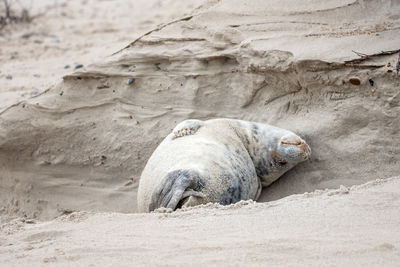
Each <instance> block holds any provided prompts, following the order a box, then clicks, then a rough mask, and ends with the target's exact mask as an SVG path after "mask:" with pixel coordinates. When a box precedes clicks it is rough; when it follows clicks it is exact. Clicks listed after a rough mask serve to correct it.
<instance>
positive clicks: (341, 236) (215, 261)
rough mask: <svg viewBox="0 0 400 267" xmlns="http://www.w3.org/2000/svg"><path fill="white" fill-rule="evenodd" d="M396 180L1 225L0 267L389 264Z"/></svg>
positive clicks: (399, 193)
mask: <svg viewBox="0 0 400 267" xmlns="http://www.w3.org/2000/svg"><path fill="white" fill-rule="evenodd" d="M399 205H400V177H394V178H389V179H384V180H377V181H373V182H370V183H367V184H365V185H363V186H354V187H352V188H346V187H341V188H340V189H338V190H326V191H319V192H314V193H309V194H303V195H293V196H290V197H286V198H283V199H280V200H278V201H273V202H269V203H255V202H253V201H247V202H240V203H237V204H235V205H231V206H229V207H224V206H219V205H216V204H210V205H206V206H201V207H195V208H191V209H186V210H181V211H177V212H173V213H152V214H121V213H92V212H76V213H72V214H70V215H65V216H61V217H59V218H57V219H56V220H53V221H49V222H37V221H34V220H33V221H27V220H25V221H23V220H14V221H12V222H9V223H7V224H3V225H2V226H1V228H0V261H1V262H3V264H5V265H21V266H24V265H25V266H26V265H30V266H42V265H43V264H50V265H57V266H70V265H84V266H90V265H93V266H97V265H102V266H115V265H118V266H126V265H135V266H138V265H139V266H149V265H150V266H153V265H162V266H204V265H207V266H209V265H212V266H248V265H252V266H260V265H262V266H265V265H268V266H321V265H323V266H363V265H367V266H396V265H398V262H399V260H400V250H399V248H400V238H399V237H400V229H399V227H398V225H399V222H400V216H399V212H398V207H399Z"/></svg>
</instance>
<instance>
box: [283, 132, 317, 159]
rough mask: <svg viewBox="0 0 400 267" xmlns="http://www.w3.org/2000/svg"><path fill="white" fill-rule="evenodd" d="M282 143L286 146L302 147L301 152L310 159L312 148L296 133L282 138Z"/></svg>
mask: <svg viewBox="0 0 400 267" xmlns="http://www.w3.org/2000/svg"><path fill="white" fill-rule="evenodd" d="M280 145H281V146H283V147H285V146H295V147H297V148H298V149H300V153H301V154H302V156H303V157H304V158H305V159H308V158H309V157H310V155H311V149H310V147H309V146H308V145H307V143H306V142H305V141H304V140H303V139H301V138H300V137H298V136H296V135H286V136H283V137H282V138H281V139H280Z"/></svg>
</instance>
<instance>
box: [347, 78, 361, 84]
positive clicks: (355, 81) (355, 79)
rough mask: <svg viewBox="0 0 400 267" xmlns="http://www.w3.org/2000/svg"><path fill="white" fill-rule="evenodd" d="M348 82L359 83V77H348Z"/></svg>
mask: <svg viewBox="0 0 400 267" xmlns="http://www.w3.org/2000/svg"><path fill="white" fill-rule="evenodd" d="M349 82H350V83H351V84H353V85H360V84H361V81H360V79H358V78H356V77H353V78H350V79H349Z"/></svg>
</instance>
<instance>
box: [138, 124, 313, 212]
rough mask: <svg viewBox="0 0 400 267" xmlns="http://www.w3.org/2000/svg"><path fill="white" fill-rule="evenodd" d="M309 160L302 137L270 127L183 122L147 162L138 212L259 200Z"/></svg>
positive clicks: (143, 173) (140, 187) (141, 180)
mask: <svg viewBox="0 0 400 267" xmlns="http://www.w3.org/2000/svg"><path fill="white" fill-rule="evenodd" d="M310 155H311V150H310V147H309V146H308V145H307V143H306V142H305V141H304V140H303V139H301V138H300V137H299V136H297V135H296V134H294V133H293V132H291V131H288V130H285V129H281V128H277V127H274V126H271V125H268V124H262V123H256V122H249V121H242V120H234V119H212V120H208V121H200V120H185V121H183V122H181V123H179V124H178V125H177V126H176V127H175V128H174V129H173V130H172V132H171V133H170V134H169V135H168V136H167V137H166V138H165V139H164V140H163V141H162V142H161V144H160V145H159V146H158V147H157V148H156V150H155V151H154V152H153V154H152V155H151V157H150V158H149V160H148V162H147V164H146V166H145V168H144V170H143V172H142V175H141V178H140V182H139V189H138V209H139V211H140V212H150V211H153V210H155V209H157V208H161V207H165V208H170V209H173V210H175V209H178V208H181V207H189V206H195V205H200V204H206V203H209V202H214V203H220V204H222V205H229V204H233V203H236V202H238V201H240V200H248V199H252V200H257V199H258V197H259V195H260V193H261V189H262V187H263V186H268V185H270V184H271V183H272V182H274V181H275V180H276V179H278V178H279V177H280V176H281V175H282V174H284V173H285V172H286V171H288V170H289V169H291V168H293V167H294V166H295V165H296V164H298V163H300V162H302V161H305V160H307V159H308V158H309V157H310Z"/></svg>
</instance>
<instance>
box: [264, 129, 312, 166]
mask: <svg viewBox="0 0 400 267" xmlns="http://www.w3.org/2000/svg"><path fill="white" fill-rule="evenodd" d="M310 156H311V149H310V147H309V146H308V145H307V143H306V142H305V141H304V140H303V139H301V138H300V137H299V136H297V135H296V134H294V133H287V134H285V135H283V136H282V137H280V138H279V139H277V142H276V147H275V149H273V150H272V152H271V164H272V167H273V168H274V169H276V170H278V171H281V170H288V169H290V168H292V167H294V166H295V165H296V164H298V163H300V162H302V161H305V160H307V159H309V158H310Z"/></svg>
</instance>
